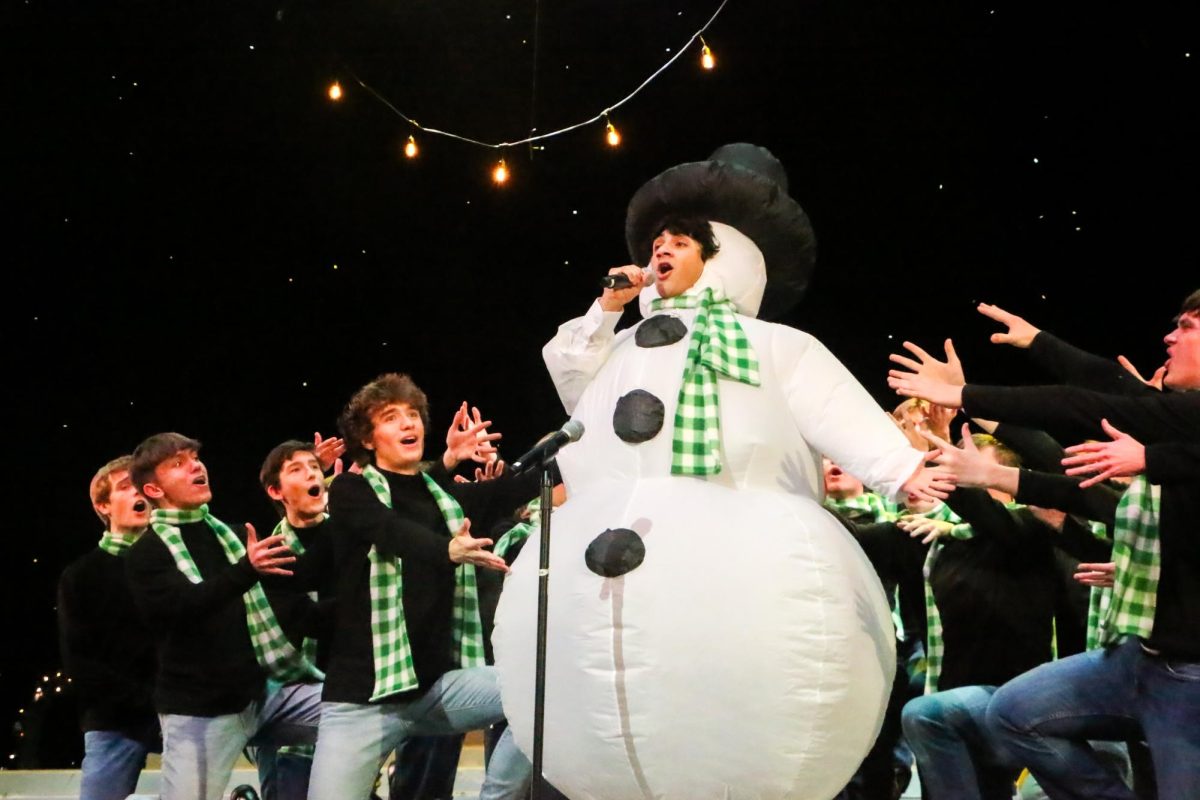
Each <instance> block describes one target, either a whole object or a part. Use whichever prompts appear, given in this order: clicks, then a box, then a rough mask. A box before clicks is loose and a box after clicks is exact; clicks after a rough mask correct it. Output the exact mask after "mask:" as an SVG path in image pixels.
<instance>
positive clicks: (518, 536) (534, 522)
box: [492, 497, 542, 558]
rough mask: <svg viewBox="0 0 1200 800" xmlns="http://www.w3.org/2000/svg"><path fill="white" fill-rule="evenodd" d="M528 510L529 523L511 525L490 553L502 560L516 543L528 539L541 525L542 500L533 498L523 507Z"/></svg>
mask: <svg viewBox="0 0 1200 800" xmlns="http://www.w3.org/2000/svg"><path fill="white" fill-rule="evenodd" d="M525 507H526V508H527V509H529V521H528V522H518V523H517V524H516V525H513V526H512V527H511V528H509V529H508V530H507V531H505V533H504V535H503V536H501V537H500V538H499V539H497V540H496V544H495V545H494V546H493V547H492V552H493V553H495V554H496V555H498V556H500V557H501V558H504V557H505V556H507V555H508V551H509V550H511V549H512V548H513V547H515V546H516V545H517V543H518V542H523V541H525V540H526V539H528V538H529V537H530V536H531V535H532V534H533V532H534V531H536V530H537V529H538V528H539V527H541V524H542V500H541V498H540V497H539V498H534V499H533V500H530V501H529V504H528V505H527V506H525Z"/></svg>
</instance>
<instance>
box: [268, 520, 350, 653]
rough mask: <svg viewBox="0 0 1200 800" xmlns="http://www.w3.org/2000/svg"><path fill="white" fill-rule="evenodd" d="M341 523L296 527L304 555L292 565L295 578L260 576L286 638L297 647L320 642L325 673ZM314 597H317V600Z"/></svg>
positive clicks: (335, 587) (321, 523)
mask: <svg viewBox="0 0 1200 800" xmlns="http://www.w3.org/2000/svg"><path fill="white" fill-rule="evenodd" d="M337 530H338V528H337V523H336V522H334V521H333V519H332V518H331V517H326V518H325V519H324V520H323V521H321V522H319V523H317V524H316V525H310V526H308V527H306V528H296V527H293V528H292V531H293V532H294V533H295V534H296V537H297V538H299V539H300V544H301V546H302V547H303V548H304V553H303V554H300V555H297V557H296V561H295V562H294V563H292V564H291V565H290V567H289V568H290V569H291V571H292V575H290V576H279V575H264V576H260V578H259V580H260V581H262V584H263V586H264V587H265V588H266V589H267V590H268V592H269V596H270V600H271V608H272V609H273V610H274V611H275V615H276V618H277V619H278V620H279V623H280V626H281V627H282V628H283V632H284V634H286V635H287V637H288V641H290V642H291V643H292V644H293V645H295V646H296V647H301V646H302V645H303V642H304V640H305V639H306V638H312V639H315V640H316V642H317V655H316V665H317V668H318V669H321V670H322V671H323V670H324V669H325V667H326V665H328V663H329V649H330V642H331V641H332V638H333V626H334V624H335V622H336V617H335V615H336V612H335V609H336V605H337V574H336V572H335V569H334V542H335V540H336V538H337ZM310 594H315V597H316V599H315V600H314V599H313V598H312V597H311V596H310Z"/></svg>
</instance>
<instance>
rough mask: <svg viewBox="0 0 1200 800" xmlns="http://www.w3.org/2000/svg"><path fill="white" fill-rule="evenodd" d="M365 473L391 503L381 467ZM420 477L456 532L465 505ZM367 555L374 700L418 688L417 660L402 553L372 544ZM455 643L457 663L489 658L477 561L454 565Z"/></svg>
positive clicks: (476, 663)
mask: <svg viewBox="0 0 1200 800" xmlns="http://www.w3.org/2000/svg"><path fill="white" fill-rule="evenodd" d="M362 476H363V477H364V478H366V479H367V483H368V484H370V486H371V488H372V489H373V490H375V496H376V497H378V498H379V502H381V503H383V504H384V505H385V506H387V507H388V508H391V507H392V489H391V487H390V486H388V482H387V478H386V477H384V475H383V473H382V472H380V471H379V470H378V469H377V468H376V467H375V466H374V465H371V464H368V465H367V466H365V467H363V471H362ZM421 477H422V478H424V479H425V486H426V487H427V488H428V489H429V493H430V494H432V495H433V499H434V500H435V501H436V502H437V505H438V509H439V510H440V511H441V512H442V517H443V518H444V519H445V520H446V527H447V528H449V529H450V535H451V536H453V535H455V534H456V533H458V529H459V528H461V527H462V524H463V520H464V516H463V513H462V507H461V506H459V504H458V501H456V500H455V499H454V498H453V497H451V496H450V495H449V494H447V493H446V491H445V490H444V489H443V488H442V487H440V486H438V485H437V482H436V481H435V480H434V479H433V478H431V477H429V475H427V474H425V473H421ZM368 558H369V560H370V563H371V576H370V584H371V646H372V649H373V651H374V656H375V690H374V692H373V693H372V694H371V700H379V699H381V698H384V697H387V696H389V695H393V694H396V693H397V692H404V691H408V690H409V689H413V688H416V686H417V671H416V668H415V667H414V666H413V660H412V648H411V646H410V645H409V642H408V630H407V628H406V627H405V625H404V603H403V591H402V586H403V584H402V581H401V570H400V559H398V558H384V557H382V556H380V555H379V553H378V551H377V550H376V548H375V547H374V546H372V547H371V550H370V553H369V555H368ZM454 646H455V650H456V651H457V655H458V658H459V663H460V664H461V666H463V667H464V668H466V667H480V666H483V665H484V664H485V663H486V662H485V660H484V655H483V623H482V622H481V621H480V619H479V592H478V590H477V589H476V586H475V567H474V565H472V564H460V565H459V567H458V569H457V570H455V583H454Z"/></svg>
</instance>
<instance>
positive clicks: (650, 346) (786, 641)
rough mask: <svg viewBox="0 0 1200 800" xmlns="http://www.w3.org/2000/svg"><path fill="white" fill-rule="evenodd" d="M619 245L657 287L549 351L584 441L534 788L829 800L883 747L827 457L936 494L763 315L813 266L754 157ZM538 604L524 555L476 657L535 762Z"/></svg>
mask: <svg viewBox="0 0 1200 800" xmlns="http://www.w3.org/2000/svg"><path fill="white" fill-rule="evenodd" d="M626 240H627V243H628V246H629V252H630V254H631V256H632V257H633V258H634V259H635V260H641V259H645V258H649V259H650V264H649V268H648V270H643V269H642V268H641V267H637V266H627V267H620V268H617V269H616V270H614V271H613V272H614V273H615V272H619V273H622V274H624V275H627V276H628V277H629V279H630V282H631V283H632V286H631V287H630V288H625V289H615V290H613V289H607V290H605V291H604V293H603V295H602V296H601V297H600V298H599V299H598V300H597V301H596V302H594V303H593V304H592V307H591V308H590V309H589V310H588V312H587V314H585V315H584V316H583V317H581V318H578V319H574V320H571V321H570V322H567V323H566V324H564V325H563V326H562V327H561V328H560V329H559V331H558V333H557V335H556V336H555V337H554V338H553V339H552V340H551V341H550V342H549V343H548V344H547V345H546V347H545V349H544V351H543V355H544V357H545V360H546V364H547V367H548V368H549V370H550V374H551V376H552V377H553V379H554V382H555V385H556V388H557V389H558V393H559V395H560V397H561V399H562V401H563V405H564V406H565V407H566V409H567V411H568V413H570V414H571V415H572V418H574V419H577V420H579V421H581V422H582V423H583V424H584V426H585V433H584V435H583V438H582V439H581V440H580V441H579V442H578V443H576V444H572V445H568V446H567V447H566V448H565V449H563V451H562V452H561V454H560V455H559V457H558V463H559V467H560V468H561V470H562V474H563V478H564V481H565V483H566V489H567V497H568V501H567V503H566V504H565V505H564V506H563V507H562V508H561V509H557V510H556V511H555V513H554V517H553V535H552V542H553V543H552V547H551V560H550V601H549V632H548V643H547V687H546V717H545V731H546V733H545V741H544V748H545V749H544V773H545V776H546V778H547V779H548V780H549V781H550V782H551V783H552V784H554V786H556V787H557V788H558V789H560V790H562V791H563V792H564V793H565V794H566V795H567V796H568V797H570V798H572V800H634V799H635V798H638V799H640V798H645V800H651V799H652V798H663V800H727V799H728V798H761V799H762V800H768V799H771V798H811V799H812V800H825V799H826V798H830V797H832V796H833V795H834V794H836V793H837V792H838V791H839V790H840V789H841V788H842V787H843V786H844V785H845V783H846V782H847V780H848V779H849V778H850V776H851V775H852V773H853V772H854V770H855V769H856V767H857V766H858V764H859V762H860V761H861V760H862V758H863V756H864V755H865V754H866V752H867V750H868V749H869V748H870V746H871V744H872V742H873V741H874V739H875V736H876V734H877V733H878V731H879V727H880V724H881V721H882V717H883V710H884V707H885V704H886V700H887V696H888V692H889V690H890V688H891V685H892V678H893V675H894V669H895V655H894V644H893V643H894V635H893V629H892V622H891V618H890V615H889V611H888V604H887V601H886V598H885V596H884V593H883V590H882V589H881V587H880V584H879V580H878V578H877V577H876V576H875V573H874V572H873V570H872V569H871V566H870V565H869V564H868V562H867V560H866V558H865V556H864V555H863V553H862V551H861V550H860V549H859V547H858V545H857V544H856V543H855V542H854V541H853V539H852V538H851V537H850V535H849V534H848V533H847V531H846V530H845V529H844V528H843V527H842V526H841V525H840V524H839V523H838V522H837V521H836V520H835V519H834V517H832V516H831V515H830V514H829V513H828V512H827V511H825V510H824V509H823V508H822V507H821V499H822V498H821V495H822V471H821V456H822V454H825V455H828V456H829V457H830V458H832V459H833V460H835V461H836V462H837V463H839V464H841V465H842V466H843V467H844V468H845V469H846V470H847V471H849V472H850V473H852V474H854V475H856V476H857V477H859V478H860V479H861V480H862V481H863V482H864V483H866V484H867V485H869V486H870V487H871V488H872V489H874V490H875V491H877V492H880V493H881V494H884V495H886V496H888V497H896V496H898V495H900V494H903V493H905V492H912V493H914V494H917V495H921V496H934V497H939V498H940V497H942V496H944V493H945V492H946V491H947V490H949V489H950V488H951V487H950V484H949V483H948V482H946V481H945V480H944V479H943V477H942V476H941V475H940V474H938V473H937V472H936V471H930V470H927V469H926V468H925V467H924V454H923V453H919V452H918V451H916V450H914V449H912V448H911V447H910V446H909V444H908V442H907V441H906V440H905V438H904V436H903V435H902V434H901V433H900V431H899V430H898V429H897V428H896V426H895V424H894V423H892V422H891V421H890V420H889V419H888V417H887V415H886V414H885V412H884V411H883V410H882V409H881V408H880V407H879V406H878V405H877V404H876V403H875V402H874V400H873V399H872V398H871V397H870V395H869V394H868V393H867V392H866V390H865V389H863V388H862V386H861V385H860V384H859V383H858V381H857V380H855V378H854V376H853V375H851V374H850V372H849V371H848V370H846V368H845V367H843V366H842V364H841V363H840V362H838V360H837V359H836V358H834V356H833V355H832V354H830V352H829V351H828V350H826V349H825V347H824V346H823V345H822V344H821V343H820V342H818V341H817V340H816V339H814V338H813V337H812V336H810V335H808V334H806V333H802V332H801V331H798V330H795V329H794V328H790V327H786V326H783V325H778V324H773V323H770V322H763V321H760V320H759V319H757V318H756V317H757V316H758V314H759V311H760V308H761V309H763V310H764V311H765V312H769V313H771V314H776V315H777V314H780V313H782V312H783V311H786V310H787V309H788V308H790V307H791V306H792V305H794V304H795V303H796V302H797V301H798V300H799V298H800V296H801V294H802V293H803V291H804V288H805V287H806V285H807V282H808V278H809V276H810V275H811V272H812V267H813V262H814V251H815V243H814V239H813V234H812V229H811V227H810V225H809V222H808V218H807V216H806V215H805V214H804V212H803V210H802V209H801V208H800V206H799V205H798V204H797V203H796V202H795V201H794V200H793V199H792V198H791V197H789V196H788V194H787V178H786V175H785V174H784V171H783V168H782V165H781V164H780V163H779V162H778V160H776V159H775V158H774V156H772V155H771V154H770V153H769V152H768V151H766V150H765V149H763V148H760V147H755V146H752V145H747V144H735V145H727V146H725V147H722V148H720V149H718V150H717V151H716V152H715V153H713V155H712V156H711V157H710V158H709V160H707V161H702V162H696V163H689V164H683V165H680V166H676V167H673V168H672V169H669V170H667V171H666V172H664V173H662V174H661V175H659V176H658V177H656V178H654V179H653V180H651V181H650V182H649V183H647V184H646V185H645V186H643V187H642V188H641V189H640V190H639V191H638V192H637V194H636V195H635V196H634V198H633V200H632V201H631V203H630V206H629V210H628V213H627V218H626ZM650 274H652V275H653V281H652V285H645V284H649V283H651V281H650V279H649V275H650ZM639 295H640V303H641V310H642V314H643V316H644V317H645V319H644V320H643V321H641V322H640V323H639V324H637V325H636V326H634V327H632V328H630V329H627V330H623V331H621V332H619V333H616V332H615V328H616V324H617V320H618V318H619V317H620V312H621V309H622V307H623V306H624V305H625V304H626V303H627V302H629V301H631V300H632V299H633V298H634V297H638V296H639ZM536 589H537V563H536V559H533V558H528V559H518V561H517V562H516V564H515V566H514V568H513V573H512V575H511V576H510V577H509V578H508V580H507V581H506V584H505V589H504V593H503V595H502V597H501V603H500V609H499V611H498V614H497V627H496V631H495V634H494V636H493V642H494V646H495V652H496V660H497V664H498V665H500V668H501V674H502V681H501V685H502V692H503V699H504V708H505V712H506V715H507V717H508V719H509V722H510V724H511V725H512V727H513V730H514V733H515V736H516V740H517V742H518V744H519V746H520V747H521V748H522V749H523V750H525V752H526V753H530V752H531V751H532V728H533V723H532V717H533V700H532V698H533V694H534V692H533V682H534V666H533V661H534V653H535V641H534V637H535V633H534V630H533V626H532V624H531V621H532V620H533V619H535V618H536V612H535V609H536V603H537V597H536V595H537V591H536Z"/></svg>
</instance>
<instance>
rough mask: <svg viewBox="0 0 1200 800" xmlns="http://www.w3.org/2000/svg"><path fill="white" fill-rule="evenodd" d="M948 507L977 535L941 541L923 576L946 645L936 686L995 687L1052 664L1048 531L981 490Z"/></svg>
mask: <svg viewBox="0 0 1200 800" xmlns="http://www.w3.org/2000/svg"><path fill="white" fill-rule="evenodd" d="M947 504H948V505H949V506H950V507H951V509H953V510H954V512H955V513H956V514H958V515H959V516H960V517H962V519H963V521H964V522H967V523H969V524H970V525H971V528H972V530H973V531H974V534H975V535H974V537H973V538H971V539H966V540H957V539H953V538H944V539H943V540H942V542H943V544H942V550H941V552H940V553H939V554H938V557H937V560H936V561H935V562H934V566H933V570H932V571H931V573H930V576H929V585H930V588H931V589H932V591H933V596H934V600H935V601H936V602H937V606H938V612H939V613H940V615H941V618H942V628H943V632H942V638H943V641H944V642H945V655H944V657H943V660H942V674H941V677H940V679H939V681H938V689H939V690H946V689H953V688H956V687H959V686H970V685H973V684H982V685H993V686H999V685H1001V684H1003V683H1004V682H1006V681H1008V680H1010V679H1011V678H1014V677H1016V676H1017V675H1020V674H1021V673H1022V672H1025V671H1027V670H1030V669H1033V668H1034V667H1035V666H1037V665H1038V664H1042V663H1044V662H1046V661H1049V660H1050V655H1051V650H1050V641H1051V636H1052V631H1053V627H1052V626H1053V622H1052V619H1053V616H1054V600H1055V595H1054V585H1055V573H1054V556H1053V552H1052V550H1051V539H1050V537H1051V536H1052V535H1053V532H1052V531H1051V530H1050V529H1049V528H1048V527H1047V526H1046V525H1045V524H1044V523H1042V522H1041V521H1040V520H1038V519H1037V517H1035V516H1034V515H1033V513H1032V512H1031V511H1030V510H1029V509H1026V508H1020V509H1015V510H1010V509H1007V508H1005V507H1004V505H1003V504H1002V503H1000V502H998V501H996V500H994V499H993V498H992V497H991V496H990V495H989V494H988V493H987V492H986V491H984V490H982V489H964V488H960V489H956V490H955V491H954V492H953V493H951V495H950V498H949V500H947Z"/></svg>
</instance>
